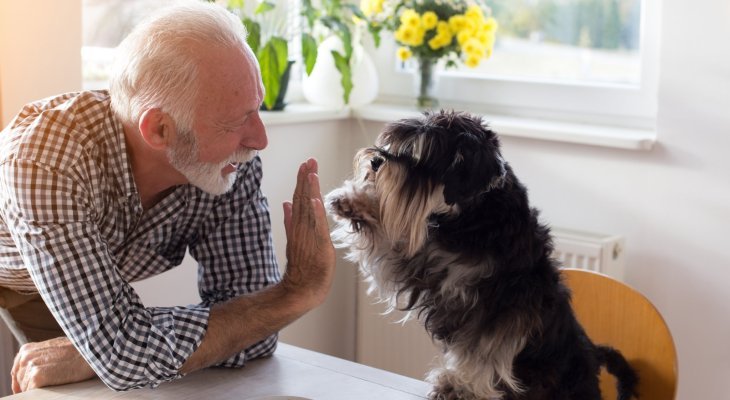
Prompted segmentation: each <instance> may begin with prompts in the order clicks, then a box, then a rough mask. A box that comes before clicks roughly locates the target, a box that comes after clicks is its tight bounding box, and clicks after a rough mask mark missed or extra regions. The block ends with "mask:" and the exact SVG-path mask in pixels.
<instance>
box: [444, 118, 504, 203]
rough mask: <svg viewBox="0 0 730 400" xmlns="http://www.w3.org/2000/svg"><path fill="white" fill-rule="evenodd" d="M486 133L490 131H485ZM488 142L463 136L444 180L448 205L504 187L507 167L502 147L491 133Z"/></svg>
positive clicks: (483, 139) (474, 137)
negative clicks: (500, 148) (501, 151)
mask: <svg viewBox="0 0 730 400" xmlns="http://www.w3.org/2000/svg"><path fill="white" fill-rule="evenodd" d="M483 129H485V130H486V128H483ZM487 133H489V135H488V136H489V137H488V138H483V137H479V136H477V135H475V134H473V133H471V132H460V133H458V137H457V138H456V146H455V152H454V155H453V161H452V163H451V165H450V166H449V167H448V168H447V169H446V171H445V173H444V176H443V183H444V201H445V202H446V204H449V205H452V204H454V203H458V202H460V201H462V200H464V199H468V198H470V197H473V196H475V195H477V194H480V193H484V192H487V191H489V190H491V189H493V188H495V187H500V186H501V185H502V182H503V179H504V176H505V173H506V167H505V165H504V159H503V158H502V155H501V154H500V151H499V143H498V141H497V139H496V137H495V136H494V134H493V133H492V132H491V131H487Z"/></svg>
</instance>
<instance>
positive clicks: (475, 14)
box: [464, 4, 484, 22]
mask: <svg viewBox="0 0 730 400" xmlns="http://www.w3.org/2000/svg"><path fill="white" fill-rule="evenodd" d="M464 16H465V17H466V18H468V19H471V20H473V21H475V22H482V21H483V20H484V12H483V11H482V8H481V7H479V6H478V5H476V4H473V5H470V6H469V7H468V8H467V9H466V12H465V13H464Z"/></svg>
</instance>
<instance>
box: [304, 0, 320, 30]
mask: <svg viewBox="0 0 730 400" xmlns="http://www.w3.org/2000/svg"><path fill="white" fill-rule="evenodd" d="M301 14H302V15H303V16H304V17H305V18H306V19H307V26H309V29H310V30H311V29H314V21H316V20H317V18H319V11H318V10H317V9H316V8H314V7H313V6H312V0H302V12H301Z"/></svg>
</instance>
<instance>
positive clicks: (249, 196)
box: [190, 157, 281, 367]
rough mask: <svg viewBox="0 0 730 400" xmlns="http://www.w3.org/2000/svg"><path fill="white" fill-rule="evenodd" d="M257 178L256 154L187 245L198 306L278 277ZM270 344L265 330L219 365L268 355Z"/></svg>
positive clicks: (259, 168)
mask: <svg viewBox="0 0 730 400" xmlns="http://www.w3.org/2000/svg"><path fill="white" fill-rule="evenodd" d="M261 177H262V166H261V160H260V158H259V157H256V158H255V159H254V160H253V161H251V162H250V163H246V164H244V165H241V166H240V167H239V171H238V177H237V179H236V183H235V184H234V187H233V189H232V190H231V191H230V192H229V193H227V194H225V195H223V196H220V197H217V198H216V202H217V205H216V206H215V207H214V209H213V212H212V213H211V214H210V217H209V218H208V219H207V221H206V222H205V226H204V227H203V229H201V231H202V232H208V233H207V234H205V235H204V236H202V237H200V238H199V240H197V241H196V242H195V243H192V244H191V245H190V254H191V256H192V257H193V258H195V259H196V260H197V261H198V278H199V279H198V289H199V292H200V297H201V299H202V300H203V304H204V305H207V306H210V305H212V304H214V303H218V302H222V301H226V300H228V299H231V298H233V297H236V296H239V295H242V294H245V293H251V292H256V291H258V290H261V289H263V288H265V287H267V286H270V285H273V284H275V283H277V282H279V281H280V280H281V275H280V272H279V267H278V263H277V261H276V255H275V252H274V246H273V241H272V236H271V218H270V216H269V205H268V201H267V199H266V197H265V196H264V195H263V193H262V192H261V188H260V187H261ZM199 193H200V195H203V196H204V194H202V192H199ZM276 343H277V335H276V334H274V335H271V336H270V337H268V338H266V339H264V340H262V341H260V342H259V343H256V344H254V345H253V346H251V347H249V348H248V349H246V350H245V351H243V352H241V353H240V354H237V355H234V356H233V357H231V358H229V359H228V360H225V361H224V362H222V363H220V364H219V366H226V367H240V366H242V365H243V364H244V363H245V361H246V360H247V359H252V358H256V357H262V356H267V355H270V354H271V353H273V352H274V350H275V348H276Z"/></svg>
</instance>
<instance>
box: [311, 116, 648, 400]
mask: <svg viewBox="0 0 730 400" xmlns="http://www.w3.org/2000/svg"><path fill="white" fill-rule="evenodd" d="M326 203H327V207H328V210H329V212H330V213H331V214H333V216H334V218H335V221H336V224H337V227H336V229H335V231H334V232H333V233H332V235H333V238H334V240H335V242H336V243H338V245H340V246H341V247H348V248H349V253H348V259H350V260H351V261H354V262H357V263H359V265H360V269H361V272H362V273H363V274H364V275H365V277H366V279H367V280H368V281H369V282H370V290H371V292H372V291H374V292H376V293H377V294H378V295H379V297H380V298H381V299H383V300H384V301H387V302H388V303H389V304H390V307H391V309H393V308H400V309H402V310H406V311H409V312H412V313H414V314H416V315H418V317H419V319H420V320H421V322H422V323H423V325H424V326H425V328H426V330H427V331H428V332H429V334H430V335H431V337H432V338H433V340H435V341H436V342H437V343H439V344H440V345H441V347H442V349H443V356H442V366H441V367H439V368H437V369H434V370H433V371H431V373H430V374H429V377H428V379H429V381H430V382H431V383H433V384H434V389H433V392H432V393H431V398H432V399H439V400H441V399H444V400H446V399H449V400H450V399H464V400H471V399H490V400H493V399H501V400H508V399H509V400H538V399H540V400H600V399H601V393H600V389H599V384H598V374H599V371H600V368H601V365H606V367H607V369H608V371H609V372H610V373H612V374H613V375H616V376H617V378H618V384H617V386H618V392H619V399H629V398H631V396H636V385H637V382H638V378H637V376H636V373H635V372H634V370H633V369H632V368H631V367H630V366H629V364H628V363H627V362H626V360H625V359H624V358H623V356H622V355H621V354H620V353H619V352H618V351H616V350H614V349H612V348H610V347H606V346H597V345H595V344H593V343H592V342H591V340H590V339H589V338H588V336H586V334H585V332H584V330H583V328H582V327H581V326H580V325H579V323H578V321H577V320H576V317H575V315H574V313H573V310H572V309H571V306H570V292H569V290H568V288H567V287H566V286H565V284H564V283H563V282H562V280H561V275H560V272H559V271H558V267H557V263H556V261H555V260H554V259H552V258H551V256H550V254H551V252H552V250H553V247H552V240H551V237H550V231H549V229H548V228H547V227H546V226H545V225H542V224H541V223H539V222H538V211H537V210H535V209H534V208H531V207H530V205H529V203H528V198H527V190H526V189H525V187H524V186H523V185H522V184H521V183H520V181H519V180H518V179H517V177H516V176H515V174H514V173H513V172H512V168H511V167H510V166H509V164H507V163H506V162H505V161H504V159H503V158H502V155H501V153H500V149H499V140H498V138H497V136H496V135H495V133H494V132H492V131H491V130H490V129H489V128H488V127H487V126H486V124H485V123H484V122H483V121H482V119H481V118H480V117H477V116H474V115H469V114H466V113H457V112H445V111H441V112H427V113H425V114H424V115H423V116H422V117H420V118H413V119H404V120H400V121H397V122H395V123H392V124H389V125H388V126H387V127H386V129H385V131H384V132H383V133H381V134H380V136H379V137H378V139H377V141H376V144H375V147H372V148H367V149H363V150H360V151H359V152H358V154H357V155H356V157H355V176H354V178H352V179H351V180H348V181H346V182H345V183H344V185H343V186H342V187H341V188H339V189H336V190H334V191H333V192H331V193H329V194H328V195H327V198H326Z"/></svg>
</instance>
